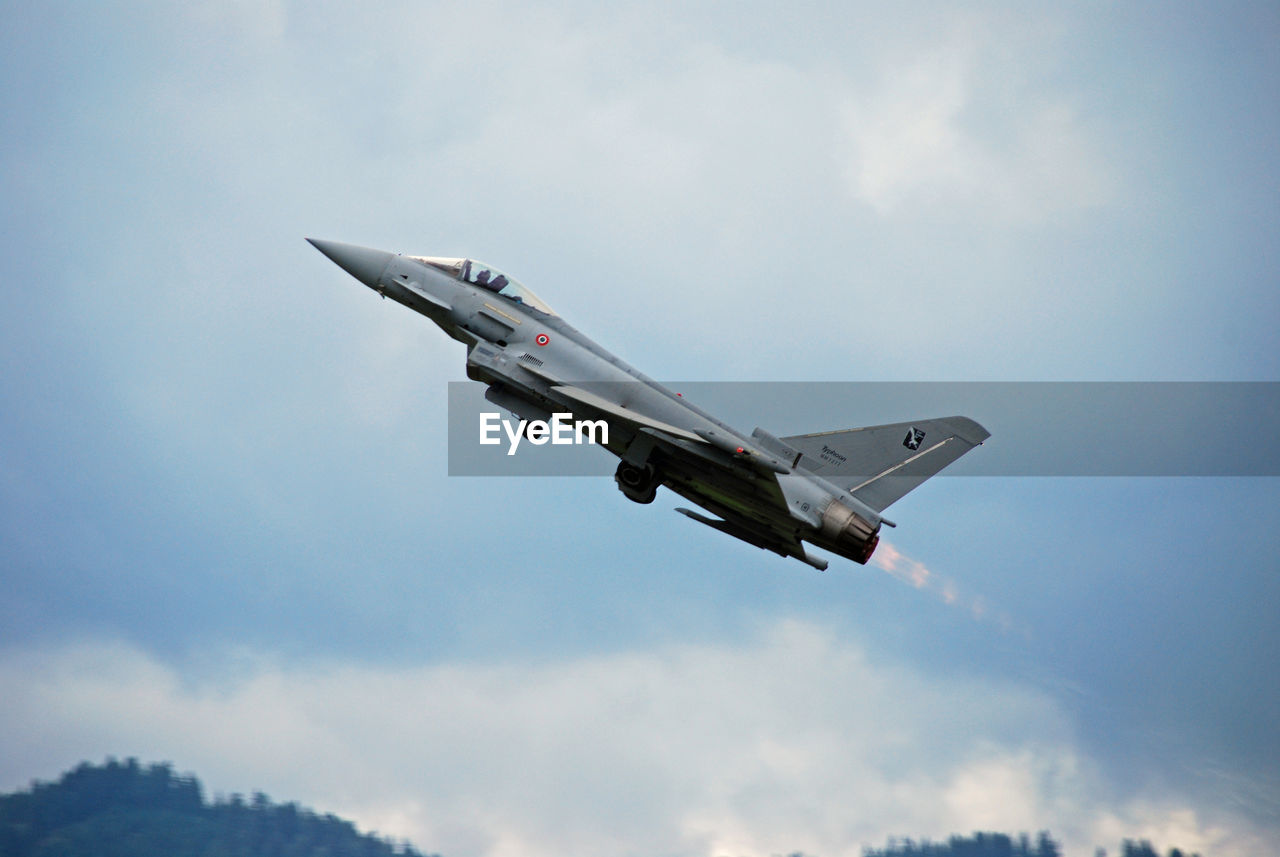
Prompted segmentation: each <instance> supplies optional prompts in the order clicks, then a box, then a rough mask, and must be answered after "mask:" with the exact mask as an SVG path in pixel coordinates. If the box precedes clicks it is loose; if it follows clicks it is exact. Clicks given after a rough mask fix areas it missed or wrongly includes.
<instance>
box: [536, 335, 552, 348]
mask: <svg viewBox="0 0 1280 857" xmlns="http://www.w3.org/2000/svg"><path fill="white" fill-rule="evenodd" d="M533 341H534V342H536V343H538V344H539V345H546V344H547V343H548V342H550V341H551V337H550V336H547V335H546V334H545V333H539V334H538V335H537V336H535V337H534V338H533Z"/></svg>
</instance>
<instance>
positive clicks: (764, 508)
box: [307, 239, 989, 569]
mask: <svg viewBox="0 0 1280 857" xmlns="http://www.w3.org/2000/svg"><path fill="white" fill-rule="evenodd" d="M307 240H308V241H310V242H311V244H312V245H314V246H315V247H316V249H318V250H319V251H320V252H321V253H323V254H324V255H326V256H328V257H329V258H330V259H331V260H333V261H334V262H335V263H337V264H338V265H339V266H340V267H342V268H343V269H344V270H346V271H347V272H348V273H350V274H351V275H352V276H353V277H355V278H356V279H357V280H359V281H360V282H362V283H364V284H365V285H366V286H368V287H369V288H371V289H373V290H374V291H376V292H378V293H379V294H381V295H382V296H383V297H386V298H391V299H392V300H395V301H397V302H399V303H402V304H404V305H405V306H407V307H409V308H410V309H413V310H414V311H416V312H418V313H421V314H422V315H424V316H426V317H427V318H428V319H430V320H431V321H433V322H434V323H435V324H437V325H438V326H439V327H440V328H441V329H442V330H444V331H445V333H447V334H448V335H449V336H451V337H453V338H454V339H456V340H458V341H460V342H462V343H463V344H464V345H465V346H466V348H467V360H466V371H467V376H468V377H469V378H471V379H473V380H476V381H479V382H481V383H484V384H485V385H487V390H486V393H485V396H486V398H488V399H489V400H490V401H491V402H493V403H495V404H497V405H498V406H499V407H502V408H504V409H506V410H508V411H511V412H512V413H514V414H516V415H517V416H523V417H527V418H529V419H543V418H545V417H546V416H547V415H549V414H553V413H569V414H572V415H573V417H574V418H576V419H583V420H591V421H604V423H606V424H607V426H608V428H609V431H608V433H607V435H608V439H607V441H603V445H604V446H605V447H606V448H607V449H608V450H609V451H610V452H611V453H613V454H614V455H616V456H617V457H618V458H619V463H618V469H617V472H616V473H615V475H614V479H615V481H616V482H617V485H618V488H619V489H620V490H621V491H622V493H623V494H624V495H625V496H626V497H628V498H629V499H631V500H634V501H635V502H637V503H650V502H652V501H653V499H654V497H655V496H656V494H657V491H658V489H659V488H661V487H666V488H668V489H669V490H671V491H674V492H675V493H676V494H679V495H680V496H682V497H684V498H685V499H687V500H689V501H690V502H692V503H694V504H695V505H697V506H700V507H701V508H702V509H703V510H705V511H706V512H709V513H710V515H706V514H702V513H701V512H695V511H693V510H691V509H687V508H679V509H677V511H679V512H680V513H681V514H683V515H685V516H687V517H689V518H691V519H693V520H695V521H698V522H699V523H702V524H706V525H707V526H709V527H712V528H714V529H717V530H720V531H721V532H724V533H727V534H729V535H731V536H734V537H735V538H738V539H741V540H743V541H745V542H747V543H748V544H752V545H755V546H756V547H759V548H762V549H765V550H770V551H773V552H775V553H777V554H780V555H782V556H790V557H794V558H796V559H799V560H801V561H803V562H807V563H809V564H810V565H813V566H814V567H816V568H820V569H821V568H826V567H827V561H826V560H825V559H823V558H821V557H816V556H813V555H811V554H810V553H809V552H808V551H807V550H806V548H805V543H806V542H808V543H809V544H812V545H816V546H817V547H820V548H823V549H826V550H829V551H832V552H834V553H836V554H839V555H840V556H844V557H847V558H849V559H852V560H854V561H855V562H859V563H865V562H866V561H867V560H868V559H870V557H871V554H872V553H873V552H874V551H875V548H876V544H877V542H878V541H879V533H880V528H881V527H882V526H884V525H889V526H893V523H892V522H891V521H889V520H887V519H886V518H884V517H883V515H882V514H881V513H882V512H883V511H884V510H885V509H886V508H887V507H888V506H889V505H890V504H892V503H894V502H895V501H897V500H898V499H900V498H901V497H902V496H903V495H904V494H906V493H907V492H908V491H911V490H912V489H914V488H915V487H917V486H918V485H920V483H922V482H924V481H925V480H926V479H928V478H929V477H930V476H933V475H934V474H936V473H938V472H939V471H940V470H942V468H944V467H946V466H947V465H948V464H950V463H951V462H953V461H955V460H956V459H957V458H959V457H960V456H961V455H963V454H964V453H966V452H968V451H969V450H970V449H972V448H973V447H975V446H977V445H979V444H981V443H982V442H983V441H984V440H986V439H987V437H989V433H988V432H987V431H986V429H984V428H983V427H982V426H980V425H978V424H977V423H976V422H974V421H973V420H971V419H968V418H966V417H959V416H956V417H944V418H940V419H926V420H919V421H916V422H911V423H893V424H890V425H882V426H868V427H864V428H855V429H848V430H843V431H833V432H819V433H816V434H805V435H794V436H789V437H775V436H774V435H772V434H770V433H769V432H767V431H765V430H764V429H760V428H757V429H755V430H754V431H753V432H751V434H749V435H747V434H743V433H741V432H739V431H738V430H736V429H734V428H732V427H730V426H728V425H726V424H724V423H723V422H721V421H720V420H718V419H716V418H715V417H714V416H712V415H711V414H709V413H707V412H705V411H703V410H701V409H700V408H698V407H697V406H696V405H694V404H692V403H691V402H689V401H688V400H686V399H685V398H684V397H682V396H679V395H677V394H675V393H673V392H672V391H670V390H668V389H667V388H666V387H664V386H662V385H661V384H659V383H657V382H656V381H654V380H653V379H651V378H649V377H647V376H645V375H644V374H642V373H640V372H639V371H637V370H636V369H634V368H632V367H631V366H629V365H628V364H626V363H625V362H623V361H622V360H620V359H619V358H618V357H616V356H614V355H613V354H611V353H609V352H608V351H606V350H605V349H604V348H602V347H601V346H600V345H598V344H597V343H596V342H594V341H593V340H591V339H589V338H588V337H587V336H585V335H584V334H582V333H581V332H580V331H578V330H576V329H575V328H574V327H572V326H571V325H569V324H568V322H566V321H565V320H564V319H563V318H561V317H560V316H559V315H558V314H557V313H556V312H555V311H554V310H552V309H551V307H550V306H549V305H548V304H546V303H545V302H544V301H543V300H542V299H541V298H539V297H538V296H537V295H535V294H534V293H533V292H532V291H531V290H530V289H528V288H527V287H525V286H524V285H523V284H521V283H520V282H518V281H517V280H515V279H514V278H513V277H511V276H509V275H508V274H506V273H504V272H502V271H500V270H498V269H497V268H495V267H493V266H492V265H488V264H486V263H484V262H480V261H478V260H475V259H470V258H465V257H442V256H404V255H397V254H393V253H388V252H386V251H382V250H374V249H371V248H368V247H359V246H356V245H352V244H342V243H339V242H336V241H319V240H314V239H307Z"/></svg>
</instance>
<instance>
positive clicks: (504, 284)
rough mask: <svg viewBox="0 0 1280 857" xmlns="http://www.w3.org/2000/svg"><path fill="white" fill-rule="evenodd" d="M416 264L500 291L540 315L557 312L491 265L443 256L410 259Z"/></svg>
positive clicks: (475, 284) (413, 257) (411, 257)
mask: <svg viewBox="0 0 1280 857" xmlns="http://www.w3.org/2000/svg"><path fill="white" fill-rule="evenodd" d="M409 258H410V259H413V260H414V261H415V262H422V263H423V264H426V265H430V266H432V267H433V268H438V269H439V270H441V271H444V272H445V273H446V274H448V275H449V276H451V277H453V278H454V279H457V280H461V281H462V282H464V283H470V284H471V285H473V286H479V287H480V288H482V289H488V290H489V291H491V292H497V293H498V294H500V295H502V296H503V297H504V298H509V299H510V300H513V301H515V302H516V303H518V304H522V305H523V306H527V307H532V308H533V309H535V310H537V311H538V312H542V313H546V314H547V315H555V314H556V313H555V310H553V309H551V307H549V306H547V305H546V304H545V303H543V302H542V299H541V298H539V297H538V296H537V295H535V294H534V293H533V292H531V291H530V290H529V289H528V288H526V287H525V286H524V285H522V284H521V283H520V282H519V281H518V280H514V279H512V278H511V277H509V276H507V275H506V274H504V273H502V272H501V271H499V270H498V269H497V268H495V267H493V266H492V265H489V264H486V263H484V262H481V261H478V260H476V259H454V258H446V257H444V256H410V257H409Z"/></svg>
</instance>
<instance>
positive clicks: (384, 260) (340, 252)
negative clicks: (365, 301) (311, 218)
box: [307, 238, 395, 286]
mask: <svg viewBox="0 0 1280 857" xmlns="http://www.w3.org/2000/svg"><path fill="white" fill-rule="evenodd" d="M307 241H309V242H311V246H312V247H315V248H316V249H317V250H319V251H320V252H321V253H323V254H325V255H326V256H328V257H329V258H330V259H332V260H333V261H334V263H335V264H337V266H338V267H339V268H341V269H342V270H344V271H346V272H347V273H348V274H350V275H351V276H353V277H355V278H356V279H357V280H359V281H360V282H362V283H364V284H365V285H366V286H376V285H378V281H379V280H381V279H382V272H383V271H385V270H386V269H387V264H388V263H389V262H390V261H391V260H392V259H394V258H395V254H394V253H388V252H386V251H385V250H374V249H373V248H371V247H359V246H357V245H355V244H343V243H342V242H340V241H320V240H317V239H315V238H308V239H307Z"/></svg>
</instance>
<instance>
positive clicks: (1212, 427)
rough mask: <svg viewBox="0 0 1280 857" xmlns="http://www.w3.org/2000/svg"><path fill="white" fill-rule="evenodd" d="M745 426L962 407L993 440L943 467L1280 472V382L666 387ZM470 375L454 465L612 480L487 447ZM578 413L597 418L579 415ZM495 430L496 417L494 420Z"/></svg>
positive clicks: (460, 408)
mask: <svg viewBox="0 0 1280 857" xmlns="http://www.w3.org/2000/svg"><path fill="white" fill-rule="evenodd" d="M665 386H666V387H668V388H669V389H671V390H674V391H678V392H680V393H681V394H682V395H683V397H684V398H685V399H686V400H688V401H689V402H691V403H694V404H697V405H698V406H699V407H701V408H702V409H704V410H706V411H709V412H710V413H712V414H714V415H715V416H716V417H717V418H719V419H721V420H723V421H724V422H726V423H728V424H729V425H730V426H733V427H734V428H735V429H737V430H738V431H739V432H741V433H742V434H744V435H750V433H751V430H752V429H753V428H754V427H756V426H760V427H762V428H764V429H766V430H768V431H770V432H772V433H773V434H775V435H778V436H783V435H795V434H807V433H811V432H820V431H834V430H838V429H847V428H854V427H857V426H865V425H877V424H883V423H897V422H909V421H912V420H920V419H928V418H933V417H946V416H953V415H963V416H967V417H970V418H972V419H974V420H977V421H978V422H979V423H981V424H982V425H983V426H985V427H986V429H987V430H988V431H990V432H991V438H990V439H988V440H987V442H986V443H985V444H984V445H983V446H981V447H979V448H978V449H975V450H974V451H972V452H970V453H969V454H968V455H966V456H964V457H963V458H961V459H960V460H959V461H957V462H956V463H955V464H953V465H951V466H950V467H948V468H947V469H946V470H945V471H943V473H942V475H944V476H1280V382H1222V381H1207V382H1181V381H1179V382H1145V381H1143V382H1112V381H1102V382H791V383H784V382H694V383H683V384H680V383H677V384H666V385H665ZM484 391H485V387H484V386H483V385H482V384H477V383H473V382H455V383H450V385H449V475H451V476H497V475H502V476H510V475H524V476H602V475H610V474H612V473H613V470H614V467H615V466H616V464H617V459H615V458H614V457H613V456H612V455H610V454H609V453H608V452H606V451H605V450H604V449H601V448H599V447H592V446H590V445H586V444H581V445H552V444H551V443H545V444H544V445H541V446H536V445H534V444H531V443H527V442H521V443H520V444H519V445H518V446H517V447H516V449H515V454H514V455H509V454H508V451H509V449H510V443H509V441H508V438H507V436H506V435H505V434H503V433H502V430H501V428H500V426H499V428H498V436H499V437H500V438H501V442H499V443H496V444H489V445H482V444H481V443H480V428H481V416H482V414H486V413H488V414H498V415H500V418H501V419H505V420H511V421H513V423H515V422H517V420H516V419H515V418H513V417H512V415H511V414H510V413H509V412H507V411H504V410H502V409H501V408H499V407H497V406H496V405H494V404H493V403H492V402H490V401H488V400H486V399H485V398H484ZM577 416H578V417H579V418H584V419H585V418H589V417H590V416H591V415H587V414H580V415H577ZM489 420H490V429H491V432H490V435H489V436H490V439H492V438H493V436H494V434H493V431H492V430H493V427H494V425H495V424H494V422H493V420H494V418H492V417H490V418H489Z"/></svg>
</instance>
